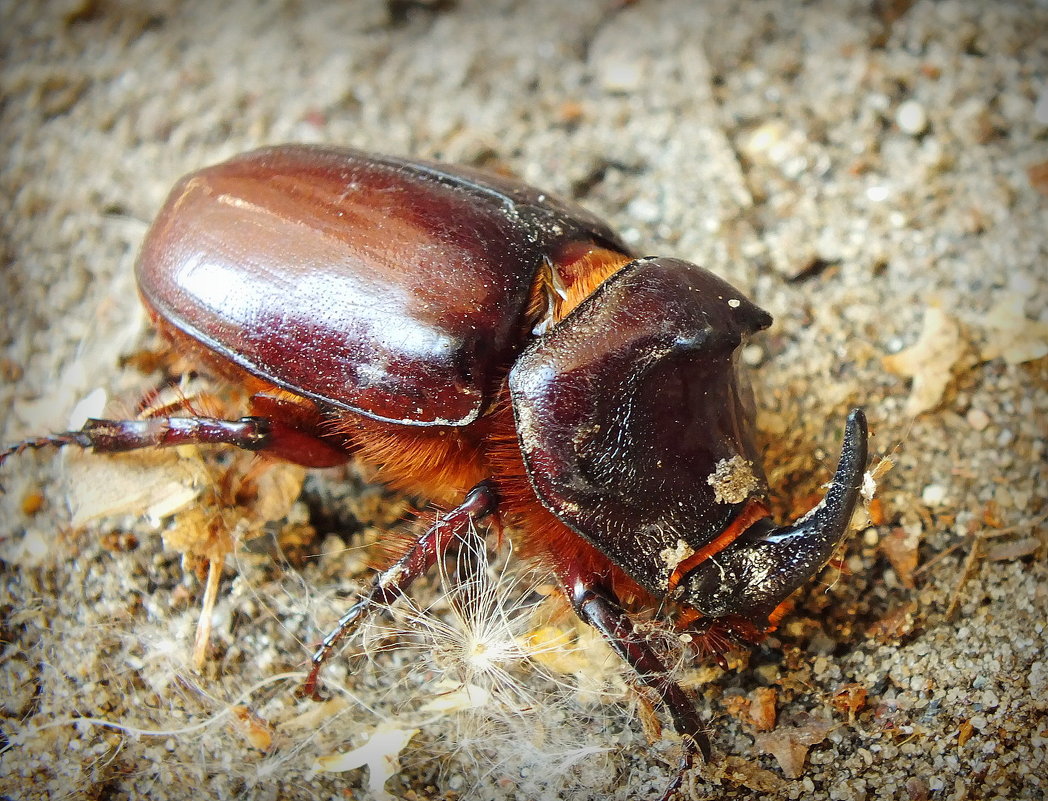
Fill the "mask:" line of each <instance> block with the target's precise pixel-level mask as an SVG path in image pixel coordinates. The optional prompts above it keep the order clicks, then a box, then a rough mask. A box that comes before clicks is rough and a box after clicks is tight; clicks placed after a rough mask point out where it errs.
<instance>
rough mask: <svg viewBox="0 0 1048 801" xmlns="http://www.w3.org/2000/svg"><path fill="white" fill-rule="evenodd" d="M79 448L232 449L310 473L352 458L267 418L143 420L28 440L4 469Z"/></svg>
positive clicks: (102, 423)
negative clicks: (25, 458) (30, 453)
mask: <svg viewBox="0 0 1048 801" xmlns="http://www.w3.org/2000/svg"><path fill="white" fill-rule="evenodd" d="M65 445H77V446H79V447H81V448H91V449H92V450H94V451H95V452H96V453H121V452H124V451H133V450H138V449H139V448H172V447H176V446H178V445H233V446H235V447H237V448H243V449H244V450H247V451H258V452H265V453H271V454H273V455H275V456H281V457H284V458H288V459H290V460H291V461H294V462H297V463H299V464H304V465H306V466H307V467H331V466H333V465H336V464H342V463H343V462H345V461H348V459H349V458H350V456H349V454H348V453H346V452H345V451H341V450H338V449H337V448H336V447H335V446H334V445H333V444H332V443H329V442H326V441H324V440H322V439H319V438H318V437H316V436H313V435H310V434H309V433H307V432H302V431H299V430H297V429H296V428H294V427H293V426H289V425H287V424H285V423H283V422H281V421H280V420H275V419H271V418H268V417H241V418H240V419H239V420H222V419H219V418H216V417H150V418H146V419H144V420H97V419H94V418H92V419H90V420H88V421H87V422H86V423H84V427H83V428H81V429H80V430H78V431H66V432H63V433H61V434H51V435H49V436H46V437H36V438H33V439H27V440H23V441H22V442H18V443H15V444H14V445H11V446H8V447H6V448H4V449H2V450H0V464H3V462H4V460H5V459H6V458H7V457H8V456H12V455H15V454H19V453H22V452H23V451H25V450H29V449H34V450H35V449H38V448H44V447H62V446H65Z"/></svg>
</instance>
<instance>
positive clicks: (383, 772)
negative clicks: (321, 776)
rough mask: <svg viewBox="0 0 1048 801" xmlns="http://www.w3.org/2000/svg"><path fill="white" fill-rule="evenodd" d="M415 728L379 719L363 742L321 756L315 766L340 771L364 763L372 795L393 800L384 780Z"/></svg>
mask: <svg viewBox="0 0 1048 801" xmlns="http://www.w3.org/2000/svg"><path fill="white" fill-rule="evenodd" d="M418 732H419V730H418V729H402V728H400V727H399V726H398V725H397V722H396V721H388V722H386V723H380V724H379V725H378V726H376V727H375V730H374V731H373V732H371V735H370V736H369V737H368V739H367V742H365V743H364V744H363V745H362V746H360V747H359V748H354V749H353V750H352V751H347V752H346V753H344V754H331V755H329V756H323V757H320V758H318V759H317V761H316V764H315V765H314V770H319V771H324V772H327V773H341V772H342V771H346V770H355V769H356V768H363V767H366V768H367V769H368V790H370V791H371V794H372V796H374V797H375V798H376V799H379V801H392V799H393V798H394V796H393V795H391V794H390V793H388V792H387V791H386V782H387V781H388V780H389V779H390V778H391V777H393V776H394V775H395V774H396V773H397V772H398V771H399V770H400V754H401V752H402V751H403V750H404V749H405V748H406V747H407V745H408V743H409V742H410V741H411V738H412V737H414V736H415V735H416V734H418Z"/></svg>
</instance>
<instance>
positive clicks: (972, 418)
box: [965, 409, 990, 431]
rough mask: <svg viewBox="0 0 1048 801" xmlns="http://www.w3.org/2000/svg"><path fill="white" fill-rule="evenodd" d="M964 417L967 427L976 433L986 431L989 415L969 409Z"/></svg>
mask: <svg viewBox="0 0 1048 801" xmlns="http://www.w3.org/2000/svg"><path fill="white" fill-rule="evenodd" d="M965 417H966V419H967V420H968V425H970V426H971V427H972V428H974V429H975V430H976V431H983V430H985V429H986V426H988V425H990V415H988V414H987V413H986V412H984V411H983V410H982V409H969V410H968V414H967V415H966V416H965Z"/></svg>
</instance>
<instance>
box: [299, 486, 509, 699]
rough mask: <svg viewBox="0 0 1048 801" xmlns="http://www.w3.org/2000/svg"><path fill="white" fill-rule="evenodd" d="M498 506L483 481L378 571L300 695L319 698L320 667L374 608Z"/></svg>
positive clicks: (324, 646) (316, 657)
mask: <svg viewBox="0 0 1048 801" xmlns="http://www.w3.org/2000/svg"><path fill="white" fill-rule="evenodd" d="M497 506H498V496H497V495H496V493H495V489H494V487H493V486H492V485H491V484H490V483H489V482H487V481H482V482H481V483H480V484H477V486H475V487H474V488H473V489H471V490H470V491H469V492H468V493H467V494H466V498H465V500H464V501H463V502H462V503H461V504H460V505H458V506H456V507H455V508H454V509H452V510H451V511H449V512H445V513H444V514H442V515H441V516H440V517H438V518H437V519H436V521H434V523H433V525H432V526H430V527H429V529H428V530H427V531H426V533H425V534H423V535H422V536H421V537H419V538H418V540H416V541H415V544H414V545H412V546H411V549H410V550H409V551H408V552H407V553H406V554H404V556H402V557H401V558H400V560H399V561H397V562H396V563H395V564H393V565H391V566H390V567H387V568H386V569H385V570H383V571H381V572H380V573H377V574H376V575H375V578H374V580H373V582H372V584H371V589H370V590H369V591H368V592H367V593H366V594H364V595H363V596H361V597H360V599H359V600H358V601H357V602H356V603H355V604H353V606H351V607H350V608H349V609H347V610H346V613H345V614H344V615H342V617H340V618H339V619H338V623H337V624H336V625H335V627H334V628H333V629H332V630H331V631H330V632H328V634H327V636H325V637H324V639H323V640H321V642H320V645H319V646H317V650H316V651H315V652H314V653H313V657H312V660H311V661H312V667H311V668H310V671H309V675H308V676H307V677H306V680H305V682H303V684H302V687H301V689H300V690H299V695H300V696H310V697H311V698H313V699H314V700H319V698H320V695H319V692H318V689H317V685H318V677H319V675H320V669H321V667H323V665H324V662H326V661H327V659H328V657H329V656H330V655H331V652H332V651H333V650H334V649H335V646H336V645H338V644H339V643H340V642H341V641H342V640H343V639H345V638H346V637H348V636H349V635H350V634H351V633H352V632H353V631H354V630H355V629H356V627H357V625H358V624H359V623H360V622H361V621H362V620H363V618H364V617H365V616H366V615H367V614H368V613H369V612H370V611H372V610H373V609H375V608H377V607H378V606H380V605H385V604H390V603H392V602H393V601H395V600H396V599H397V598H399V597H400V596H401V595H402V594H403V593H404V592H405V591H406V590H407V589H408V587H410V586H411V583H412V582H413V581H414V580H415V579H416V578H418V577H419V576H421V575H422V574H423V573H425V572H426V571H427V570H429V569H430V568H431V567H432V566H433V565H434V563H436V561H437V559H439V558H440V557H441V556H442V555H443V554H444V552H445V551H447V549H448V546H450V545H451V543H452V542H454V541H455V540H456V539H458V538H460V537H462V536H463V534H464V533H465V531H466V530H467V528H468V526H469V525H470V523H474V522H477V521H480V520H482V519H484V518H485V517H487V516H488V515H490V514H492V513H494V512H495V510H496V507H497Z"/></svg>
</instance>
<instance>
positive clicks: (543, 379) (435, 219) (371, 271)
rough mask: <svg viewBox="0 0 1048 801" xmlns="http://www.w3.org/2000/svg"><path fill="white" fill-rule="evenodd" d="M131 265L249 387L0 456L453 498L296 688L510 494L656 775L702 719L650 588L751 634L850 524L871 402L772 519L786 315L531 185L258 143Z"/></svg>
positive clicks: (516, 520)
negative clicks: (264, 458) (609, 671)
mask: <svg viewBox="0 0 1048 801" xmlns="http://www.w3.org/2000/svg"><path fill="white" fill-rule="evenodd" d="M137 277H138V284H139V289H140V292H141V295H142V298H143V301H144V302H145V304H146V306H147V308H148V310H149V312H150V314H151V316H152V318H153V320H154V321H155V323H156V324H157V326H158V327H159V328H160V329H161V330H162V332H163V333H164V334H165V335H166V336H167V337H168V338H169V339H170V340H171V342H172V343H173V345H174V347H175V348H176V349H178V350H180V351H181V352H183V353H185V354H188V355H190V356H192V357H194V358H196V359H197V360H198V361H199V362H201V363H202V364H203V365H205V366H207V367H209V368H210V369H211V370H212V371H213V372H216V373H217V374H219V375H220V376H222V377H224V378H225V379H227V380H230V381H233V382H237V383H238V384H239V385H241V386H243V387H244V388H246V389H247V390H248V392H249V394H250V396H251V408H250V410H249V411H250V414H249V416H246V417H243V418H241V419H239V420H220V419H214V418H204V417H183V418H176V417H154V418H150V419H146V420H130V421H123V420H91V421H89V422H88V423H87V425H85V426H84V428H83V429H81V430H79V431H73V432H67V433H64V434H58V435H54V436H50V437H41V438H39V439H35V440H28V441H26V442H23V443H19V444H18V445H15V446H12V447H11V448H8V449H7V450H5V451H2V452H0V459H2V458H5V457H6V456H8V455H10V454H11V453H14V452H17V451H19V450H22V449H24V448H27V447H40V446H42V445H62V444H76V445H79V446H81V447H85V448H88V447H89V448H93V449H94V450H96V451H101V452H115V451H124V450H130V449H134V448H148V447H165V446H171V445H178V444H183V443H198V444H209V443H213V444H229V445H234V446H237V447H240V448H244V449H248V450H252V451H258V452H261V453H266V454H268V455H271V456H275V457H279V458H282V459H286V460H290V461H292V462H296V463H299V464H302V465H306V466H311V467H325V466H331V465H336V464H339V463H342V462H345V461H347V460H349V459H360V460H362V461H364V462H366V463H369V464H372V465H374V466H376V467H378V468H379V469H380V475H381V476H382V477H384V479H385V480H386V481H387V482H389V483H390V484H392V485H394V486H396V487H398V488H402V489H407V490H410V491H412V492H416V493H418V494H420V495H423V496H425V497H428V498H431V499H433V500H434V501H436V502H437V503H439V504H442V505H444V507H445V508H448V509H450V511H447V512H445V513H443V514H442V515H440V516H439V517H438V518H437V519H436V520H435V522H434V523H433V525H432V526H431V527H430V528H429V529H428V531H427V532H426V533H425V534H424V535H423V536H422V537H421V538H420V539H419V540H418V541H417V542H415V543H414V545H413V546H412V547H411V548H410V549H409V550H408V551H407V552H406V553H405V554H404V555H403V557H402V558H401V559H400V560H399V561H398V562H397V563H396V564H395V565H393V566H391V567H389V568H388V569H386V570H384V571H382V572H381V573H379V574H378V575H377V576H376V578H375V581H374V584H373V586H372V589H371V590H370V591H369V592H368V593H366V594H365V596H364V597H363V598H361V599H360V600H359V601H358V602H357V603H356V604H355V605H354V606H353V607H352V608H350V609H349V611H347V612H346V614H345V615H344V616H343V617H342V619H341V620H340V621H339V624H338V627H337V628H336V629H335V630H333V631H332V632H331V633H330V634H329V635H328V636H327V637H325V638H324V641H323V642H322V644H321V645H320V647H319V648H318V650H317V651H316V653H315V654H314V656H313V666H312V670H311V671H310V674H309V677H308V678H307V680H306V683H305V686H304V688H303V690H304V692H306V693H307V694H311V695H312V694H315V693H316V692H317V689H318V674H319V671H320V668H321V665H322V664H323V662H324V660H325V659H327V658H328V656H329V655H330V653H331V651H332V649H333V648H334V647H335V645H336V644H337V643H338V642H339V641H340V640H342V639H343V638H344V637H345V636H346V635H347V634H349V633H350V632H351V631H352V630H353V629H354V627H355V626H356V625H357V624H358V623H359V622H360V620H361V618H362V616H363V615H364V614H365V613H366V611H367V610H369V609H371V608H373V607H374V605H375V604H377V603H382V602H388V601H392V600H394V599H395V598H396V597H398V596H399V595H400V594H401V593H403V592H404V591H405V590H406V589H407V587H408V586H409V585H410V584H411V582H412V581H413V580H414V579H415V578H416V577H417V576H419V575H420V574H422V573H423V572H425V571H426V570H427V569H429V568H430V567H431V566H432V565H433V564H434V562H435V561H436V560H437V559H438V558H440V556H441V555H442V554H443V553H444V551H445V550H446V549H447V548H448V547H449V545H451V544H452V543H453V542H454V541H455V539H456V537H458V536H460V535H461V533H462V532H464V531H465V530H466V528H467V527H468V526H469V524H470V523H471V522H475V521H479V520H481V519H483V518H486V517H497V518H498V520H500V521H501V522H503V523H504V524H506V526H507V531H508V532H509V534H510V537H511V538H512V539H513V541H514V544H515V550H516V553H518V554H522V555H523V556H524V557H526V558H529V559H534V560H537V561H538V562H540V563H541V564H543V565H545V566H546V567H548V568H550V569H551V570H552V571H553V573H554V574H555V575H556V576H557V578H558V580H559V581H560V583H561V586H562V588H563V590H564V593H565V594H566V596H567V598H568V600H569V601H570V603H571V604H572V607H573V608H574V609H575V611H576V612H577V613H578V615H579V617H581V618H582V619H583V620H585V621H586V622H587V623H590V624H591V625H593V626H594V627H595V628H596V629H597V630H599V631H600V633H601V634H602V635H603V636H604V637H605V638H607V640H608V642H609V643H610V644H611V645H612V647H613V648H614V649H615V650H616V651H617V652H618V653H619V654H620V655H621V656H622V658H623V659H624V660H625V661H626V662H628V663H629V664H630V665H631V666H632V667H633V668H634V669H635V671H636V673H637V676H638V678H639V680H640V681H642V682H643V683H644V684H646V685H648V686H649V687H651V688H652V689H653V690H654V691H655V692H656V693H657V695H658V696H659V697H660V698H661V700H662V702H663V703H664V705H665V707H666V708H667V710H668V712H669V714H670V716H671V717H672V719H673V723H674V725H675V727H676V729H677V731H678V732H679V734H680V735H681V737H682V739H683V744H684V745H683V755H682V759H681V765H680V772H679V774H678V776H677V778H676V780H675V781H674V782H673V784H672V786H671V787H670V789H669V790H668V791H667V793H666V795H667V796H669V795H671V794H672V793H673V792H674V791H675V790H676V788H677V787H678V785H679V783H680V777H681V774H683V771H684V770H686V769H687V767H688V766H689V765H690V764H691V761H692V759H693V756H694V754H695V753H696V752H700V753H702V754H703V756H705V757H707V758H708V757H709V754H710V747H709V742H708V739H707V735H706V733H705V731H704V726H703V722H702V719H701V717H700V715H699V714H698V712H697V711H696V709H695V707H694V705H693V703H692V701H691V699H690V698H689V697H688V695H687V694H686V693H685V692H684V691H683V690H682V689H681V687H680V686H678V685H677V684H676V683H675V682H674V681H673V680H672V679H671V678H670V677H669V676H668V674H667V671H666V670H665V668H664V666H663V664H662V662H661V661H660V658H659V656H658V655H657V654H656V652H655V650H654V649H653V648H652V646H651V645H650V644H649V643H648V642H647V641H646V640H645V639H644V637H643V636H642V635H640V634H639V633H637V632H636V631H635V629H634V626H633V624H632V622H631V618H630V616H629V613H630V612H631V611H638V610H641V609H650V608H656V607H658V608H662V609H665V610H667V612H668V613H669V614H670V616H671V617H672V618H673V619H674V621H675V622H676V623H677V624H678V625H679V626H680V627H681V628H682V629H684V630H692V631H697V632H700V633H701V632H702V631H715V632H716V633H717V635H718V636H729V637H737V638H741V639H749V640H756V639H759V638H760V637H761V636H762V635H763V634H764V633H765V632H767V631H770V630H771V629H773V628H774V627H775V624H776V623H777V620H778V612H777V610H778V609H779V607H780V605H781V604H782V603H783V602H784V601H785V600H786V598H787V597H788V596H789V595H790V594H791V593H792V592H793V591H794V590H795V589H797V588H798V587H800V586H801V585H802V584H804V583H805V582H807V581H808V580H809V579H811V578H812V577H813V576H814V575H815V574H816V573H817V572H818V571H819V570H820V569H821V568H822V567H823V566H824V565H825V564H826V563H827V561H828V560H829V559H830V556H831V554H832V553H833V551H834V549H835V548H836V547H837V546H838V544H839V543H840V542H841V540H842V539H843V537H844V536H845V534H846V532H847V528H848V522H849V519H850V517H851V513H852V510H853V508H854V506H855V503H856V500H857V498H858V493H859V484H860V481H861V479H862V474H863V471H864V470H865V466H866V422H865V418H864V416H863V414H862V412H861V411H859V410H855V411H853V412H852V413H851V414H850V415H849V417H848V420H847V424H846V429H845V435H844V445H843V449H842V454H841V458H840V462H839V464H838V467H837V470H836V473H835V475H834V477H833V481H832V483H831V484H830V487H829V489H828V491H827V493H826V495H825V497H824V499H823V500H822V501H821V502H820V503H819V505H818V506H817V507H816V508H815V509H813V510H812V511H811V512H810V513H808V514H807V515H805V516H804V517H802V518H801V519H800V520H798V521H796V522H794V523H792V524H790V525H785V526H778V525H776V524H775V523H774V522H773V521H772V520H771V519H770V517H769V512H768V508H767V505H766V501H765V494H766V485H765V480H764V477H763V471H762V469H761V466H760V461H759V458H758V454H757V452H756V450H755V448H754V445H753V442H752V422H751V414H750V413H749V411H748V409H747V403H746V399H745V398H744V397H743V392H742V390H741V389H740V384H739V382H738V379H737V375H736V351H737V350H738V348H739V345H740V343H741V342H742V341H743V340H744V339H745V337H746V336H747V335H749V334H752V333H754V332H756V331H758V330H760V329H763V328H766V327H767V326H768V325H770V324H771V317H770V316H769V315H768V314H767V313H766V312H764V311H762V310H761V309H759V308H758V307H757V306H755V305H754V304H753V303H752V302H750V301H749V300H748V299H746V298H745V297H744V296H743V295H742V294H741V293H740V292H738V291H737V290H736V289H734V288H733V287H731V286H730V285H729V284H727V283H726V282H724V281H723V280H721V279H720V278H717V277H716V276H714V275H712V274H711V273H709V272H707V271H705V270H703V269H702V268H700V267H697V266H696V265H694V264H690V263H688V262H685V261H680V260H678V259H673V258H664V257H647V258H638V257H636V256H635V255H634V254H633V253H632V252H631V251H630V249H629V248H628V247H627V246H626V245H625V244H624V243H623V242H622V240H621V239H620V238H619V237H618V236H617V235H616V234H615V233H614V232H613V231H612V230H610V229H609V228H608V227H607V226H606V225H605V224H604V223H603V222H601V221H600V220H599V219H597V218H595V217H594V216H592V215H591V214H589V213H588V212H586V211H585V210H583V209H581V208H579V207H577V206H574V205H572V204H570V203H567V202H564V201H561V200H558V199H556V198H553V197H551V196H549V195H546V194H544V193H542V192H540V191H538V190H536V189H534V188H532V187H529V186H527V185H524V184H522V183H519V182H516V181H512V180H508V179H505V178H500V177H495V176H491V175H487V174H484V173H480V172H476V171H473V170H469V169H465V168H459V167H449V166H445V165H439V164H435V163H430V162H423V161H406V160H401V159H397V158H390V157H383V156H376V155H372V154H366V153H361V152H358V151H353V150H346V149H334V148H321V147H306V146H295V145H290V146H283V147H272V148H266V149H263V150H258V151H255V152H252V153H248V154H246V155H242V156H239V157H236V158H234V159H232V160H230V161H227V162H225V163H222V164H219V165H216V166H213V167H209V168H206V169H203V170H200V171H199V172H196V173H193V174H191V175H189V176H187V177H185V178H183V179H182V180H181V181H180V182H179V183H178V185H177V186H176V187H175V188H174V190H173V191H172V193H171V195H170V197H169V198H168V201H167V203H166V204H165V206H164V208H163V209H162V210H161V212H160V214H159V216H158V217H157V219H156V221H155V222H154V224H153V226H152V228H151V229H150V231H149V234H148V235H147V237H146V241H145V244H144V246H143V249H142V254H141V257H140V258H139V261H138V265H137Z"/></svg>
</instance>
